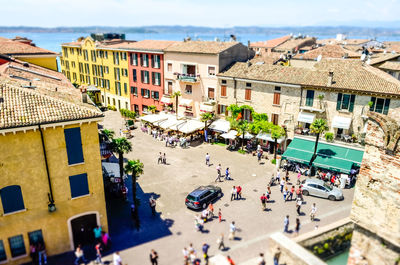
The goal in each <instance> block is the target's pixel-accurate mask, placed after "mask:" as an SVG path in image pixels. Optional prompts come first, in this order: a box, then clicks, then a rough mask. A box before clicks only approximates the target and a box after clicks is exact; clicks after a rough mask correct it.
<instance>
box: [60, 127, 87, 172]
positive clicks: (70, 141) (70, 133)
mask: <svg viewBox="0 0 400 265" xmlns="http://www.w3.org/2000/svg"><path fill="white" fill-rule="evenodd" d="M64 136H65V145H66V149H67V156H68V164H69V165H72V164H77V163H82V162H83V151H82V139H81V129H80V127H76V128H70V129H65V130H64Z"/></svg>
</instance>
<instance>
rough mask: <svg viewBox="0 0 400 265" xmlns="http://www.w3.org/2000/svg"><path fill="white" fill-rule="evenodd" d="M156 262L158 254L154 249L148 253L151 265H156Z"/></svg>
mask: <svg viewBox="0 0 400 265" xmlns="http://www.w3.org/2000/svg"><path fill="white" fill-rule="evenodd" d="M157 260H158V254H157V252H156V251H155V250H154V249H152V250H151V252H150V262H151V265H158V261H157Z"/></svg>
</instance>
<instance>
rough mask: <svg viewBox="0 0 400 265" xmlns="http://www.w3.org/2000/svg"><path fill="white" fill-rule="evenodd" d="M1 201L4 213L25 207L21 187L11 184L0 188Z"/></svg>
mask: <svg viewBox="0 0 400 265" xmlns="http://www.w3.org/2000/svg"><path fill="white" fill-rule="evenodd" d="M0 196H1V202H2V204H3V211H4V214H7V213H12V212H17V211H21V210H24V209H25V205H24V199H23V197H22V191H21V187H20V186H18V185H12V186H7V187H4V188H2V189H1V190H0Z"/></svg>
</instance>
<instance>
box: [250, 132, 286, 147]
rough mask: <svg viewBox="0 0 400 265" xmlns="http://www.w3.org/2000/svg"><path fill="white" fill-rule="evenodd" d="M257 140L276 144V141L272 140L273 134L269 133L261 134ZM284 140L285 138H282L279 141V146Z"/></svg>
mask: <svg viewBox="0 0 400 265" xmlns="http://www.w3.org/2000/svg"><path fill="white" fill-rule="evenodd" d="M256 138H257V139H260V140H264V141H269V142H275V140H274V139H272V138H271V134H269V133H262V132H260V133H259V134H257V136H256ZM284 140H285V137H281V138H279V139H278V141H277V142H278V144H280V143H282V142H283V141H284Z"/></svg>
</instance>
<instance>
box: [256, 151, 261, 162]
mask: <svg viewBox="0 0 400 265" xmlns="http://www.w3.org/2000/svg"><path fill="white" fill-rule="evenodd" d="M261 156H262V151H261V150H260V151H258V153H257V158H258V163H260V161H261Z"/></svg>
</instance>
